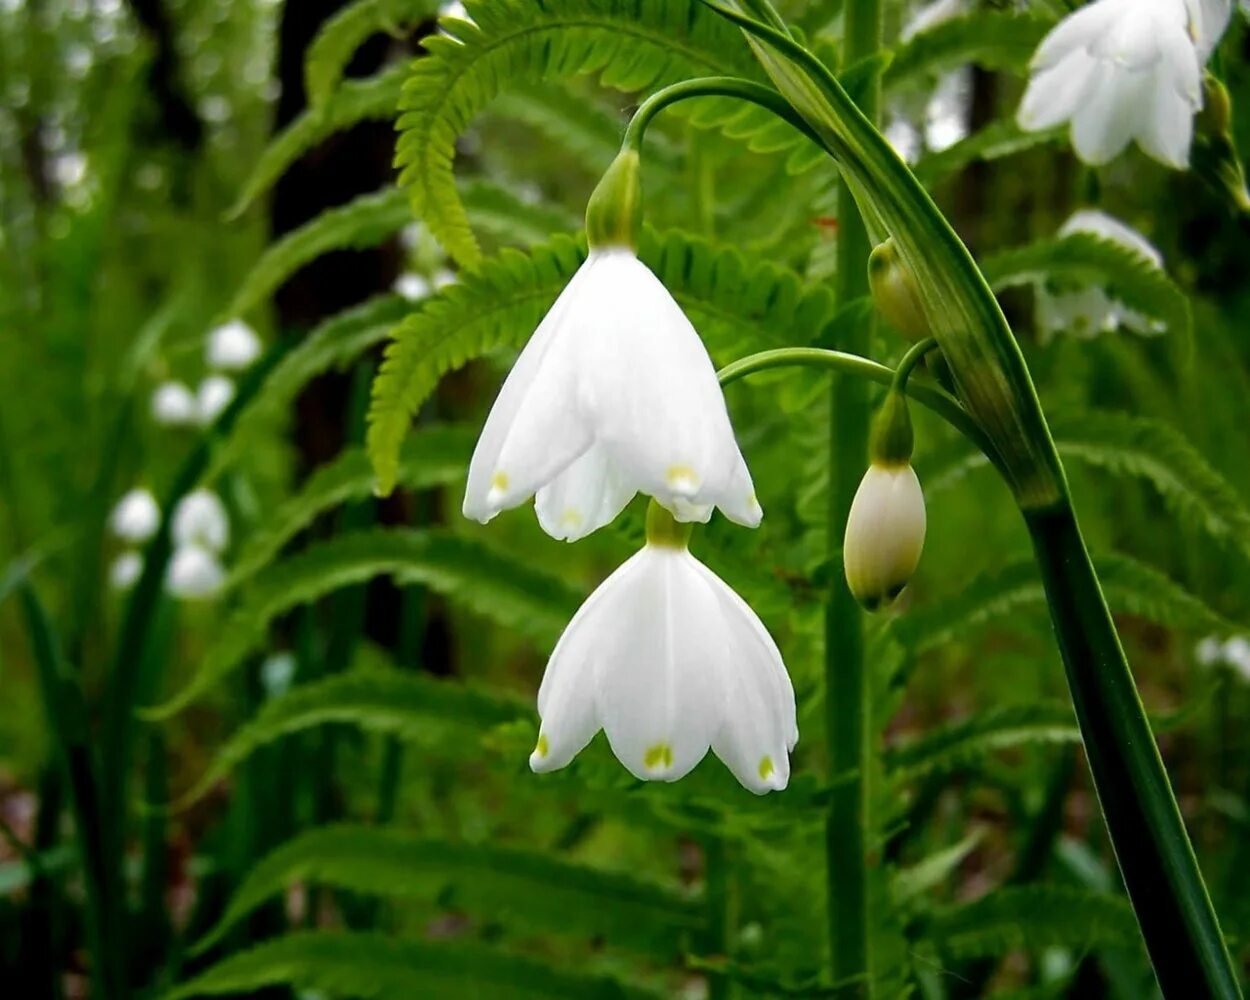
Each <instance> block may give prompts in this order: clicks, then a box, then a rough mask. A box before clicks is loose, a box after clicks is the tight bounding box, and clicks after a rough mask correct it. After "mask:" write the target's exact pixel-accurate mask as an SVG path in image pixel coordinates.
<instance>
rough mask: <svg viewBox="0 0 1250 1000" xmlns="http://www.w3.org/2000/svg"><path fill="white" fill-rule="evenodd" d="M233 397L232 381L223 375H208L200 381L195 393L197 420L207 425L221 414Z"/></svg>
mask: <svg viewBox="0 0 1250 1000" xmlns="http://www.w3.org/2000/svg"><path fill="white" fill-rule="evenodd" d="M233 399H234V382H232V381H231V380H230V379H228V378H226V376H225V375H210V376H208V378H206V379H204V381H203V382H201V383H200V387H199V389H197V390H196V393H195V404H196V407H197V409H198V410H199V421H200V423H201V424H204V425H205V426H207V425H208V424H211V423H212V422H213V421H214V420H216V419H217V418H218V417H219V416H221V414H222V411H224V410H225V408H226V407H227V406H229V405H230V403H231V401H232V400H233Z"/></svg>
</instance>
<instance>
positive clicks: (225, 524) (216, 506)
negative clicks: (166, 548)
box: [171, 490, 230, 552]
mask: <svg viewBox="0 0 1250 1000" xmlns="http://www.w3.org/2000/svg"><path fill="white" fill-rule="evenodd" d="M171 535H172V537H173V540H174V545H175V546H178V547H187V546H198V547H200V548H203V549H205V550H207V551H209V552H221V551H223V550H224V549H225V548H226V546H228V545H229V544H230V519H229V517H227V515H226V508H225V506H224V505H223V504H222V502H221V500H220V498H219V497H218V496H217V494H216V493H214V492H213V491H212V490H195V491H194V492H192V493H188V494H187V495H186V496H184V497H183V498H182V500H180V501H179V502H178V506H177V507H175V508H174V518H173V524H172V528H171Z"/></svg>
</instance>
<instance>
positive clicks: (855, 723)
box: [825, 0, 881, 997]
mask: <svg viewBox="0 0 1250 1000" xmlns="http://www.w3.org/2000/svg"><path fill="white" fill-rule="evenodd" d="M844 17H845V22H844V28H843V41H842V64H843V65H844V66H850V65H854V64H855V63H856V62H858V61H859V60H860V59H862V58H864V57H865V56H869V55H872V54H873V53H875V52H876V51H877V49H878V48H879V47H880V45H881V10H880V5H879V3H878V0H859V2H857V3H850V4H847V5H846V7H845V14H844ZM879 94H880V84H879V83H878V82H874V83H873V84H872V85H871V86H870V87H868V88H867V89H866V93H865V97H864V104H863V105H862V108H863V111H864V113H865V114H866V115H869V116H870V117H871V116H875V114H876V105H877V100H878V97H879ZM869 249H870V248H869V244H868V233H867V230H866V229H865V227H864V221H863V219H862V218H861V217H860V214H859V210H858V209H857V208H856V205H855V201H854V198H853V196H852V194H851V191H850V189H849V188H848V186H847V185H846V182H845V181H843V182H842V183H841V184H840V185H839V189H838V247H837V268H838V269H837V275H836V278H835V282H836V292H837V301H838V302H839V304H845V303H848V302H853V301H855V300H856V299H858V298H861V297H863V296H864V295H867V294H868V252H869ZM871 337H872V326H871V324H864V325H862V326H859V327H853V328H852V330H851V332H850V333H849V334H848V337H847V339H846V342H845V343H844V344H839V345H838V346H839V347H840V348H842V349H843V350H845V351H847V352H849V353H852V354H860V355H867V354H868V353H869V344H870V340H871ZM831 393H832V394H831V396H830V401H829V413H830V423H829V497H828V520H827V522H826V531H827V535H828V537H827V542H826V545H827V549H826V551H827V552H828V554H829V563H830V565H832V566H840V565H841V561H842V531H843V527H844V525H845V524H846V520H847V517H848V515H849V514H850V511H851V502H852V501H853V500H854V499H855V492H856V490H857V489H858V488H859V480H860V477H861V476H862V475H863V472H864V462H865V456H866V455H867V452H868V424H869V400H868V385H867V383H866V382H865V381H864V380H863V379H857V378H850V377H847V376H840V377H836V378H834V379H833V386H832V389H831ZM866 674H867V664H866V663H865V660H864V620H863V612H862V611H861V609H860V606H859V604H858V602H857V601H856V600H855V598H854V596H853V595H852V594H851V590H850V587H849V586H848V585H847V582H846V575H845V574H844V573H842V572H840V571H837V572H833V573H831V574H830V577H829V590H828V594H827V595H826V600H825V732H826V737H827V739H828V744H829V769H830V772H831V773H832V774H834V775H837V776H839V780H838V781H837V782H836V784H835V785H834V789H833V793H832V794H831V795H830V797H829V811H828V814H827V815H826V817H825V859H826V871H827V885H828V902H827V905H828V911H827V912H828V921H829V955H830V974H831V976H832V978H833V981H834V982H843V981H847V982H852V983H857V984H858V985H855V986H852V987H851V988H850V990H848V992H849V993H854V994H855V995H858V996H863V997H868V996H871V995H872V993H873V989H872V956H871V944H870V943H871V933H870V930H869V910H868V906H869V902H868V860H867V843H866V840H865V838H866V836H867V833H868V830H869V825H870V821H871V817H870V816H869V811H868V802H869V772H870V768H869V758H870V754H871V739H872V733H871V718H872V712H871V708H870V706H869V684H868V679H867V676H866ZM843 776H845V778H843Z"/></svg>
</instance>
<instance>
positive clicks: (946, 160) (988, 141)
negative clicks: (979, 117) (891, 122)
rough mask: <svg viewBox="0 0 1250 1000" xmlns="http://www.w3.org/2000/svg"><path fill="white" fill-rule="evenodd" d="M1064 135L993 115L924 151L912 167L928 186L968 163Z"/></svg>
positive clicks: (1051, 140) (1054, 139)
mask: <svg viewBox="0 0 1250 1000" xmlns="http://www.w3.org/2000/svg"><path fill="white" fill-rule="evenodd" d="M1066 136H1067V132H1066V131H1065V130H1063V129H1044V130H1042V131H1040V132H1026V131H1024V130H1023V129H1022V128H1020V126H1019V125H1017V124H1016V123H1015V122H1014V121H1011V120H1006V119H996V120H995V121H992V122H990V123H989V124H988V125H986V126H985V127H984V128H982V129H979V130H978V131H976V132H974V133H972V135H970V136H968V137H967V138H965V139H960V140H959V142H957V143H955V144H953V145H951V146H948V147H946V149H943V150H940V151H938V152H933V153H927V154H925V155H924V156H923V157H921V159H920V162H919V163H917V164H916V166H915V168H914V169H915V173H916V176H917V177H919V178H920V180H921V181H923V182H924V184H925V185H926V186H928V187H931V186H933V185H934V184H937V183H938V182H940V181H942V180H944V179H945V178H947V177H949V176H951V175H952V174H954V173H958V172H959V171H960V170H962V169H963V168H964V167H966V166H968V165H969V164H970V163H974V162H977V161H991V160H1000V159H1002V158H1003V157H1006V156H1014V155H1015V154H1016V153H1023V152H1024V151H1026V150H1029V149H1034V148H1036V147H1037V146H1040V145H1043V144H1045V143H1048V142H1057V141H1063V140H1064V139H1066Z"/></svg>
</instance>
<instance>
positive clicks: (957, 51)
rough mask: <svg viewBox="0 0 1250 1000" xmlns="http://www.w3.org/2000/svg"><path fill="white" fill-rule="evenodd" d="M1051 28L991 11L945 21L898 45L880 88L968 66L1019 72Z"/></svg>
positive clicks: (1043, 19)
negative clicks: (973, 64) (970, 64)
mask: <svg viewBox="0 0 1250 1000" xmlns="http://www.w3.org/2000/svg"><path fill="white" fill-rule="evenodd" d="M1054 23H1055V21H1054V18H1053V17H1047V16H1044V15H1038V14H1032V13H1030V14H1014V13H1010V12H1007V11H993V10H986V11H976V12H973V13H970V14H965V15H964V16H962V17H953V18H950V19H949V20H947V21H943V22H941V23H940V24H937V25H934V26H933V27H932V28H930V29H929V30H927V31H922V32H920V33H919V34H917V35H914V36H913V37H912V38H911V39H910V40H909V41H907V42H904V43H903V44H902V45H901V46H899V48H898V49H896V50H895V53H894V59H893V60H892V61H891V62H890V65H889V66H888V67H886V71H885V76H884V78H883V80H882V83H883V84H884V86H885V87H886V88H894V87H900V86H903V85H905V84H907V83H910V82H913V81H915V80H916V78H917V77H922V76H928V75H932V74H938V73H944V72H946V71H947V70H952V69H958V68H959V67H961V66H966V65H968V64H969V63H975V64H976V65H978V66H980V67H982V68H983V69H991V70H1009V71H1013V72H1019V71H1022V70H1024V69H1025V68H1026V67H1027V66H1028V65H1029V60H1030V59H1032V58H1033V53H1034V51H1035V50H1036V49H1037V46H1038V43H1040V42H1041V40H1042V38H1043V37H1044V36H1045V35H1046V32H1047V31H1049V30H1050V29H1051V28H1052V27H1053V26H1054Z"/></svg>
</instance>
